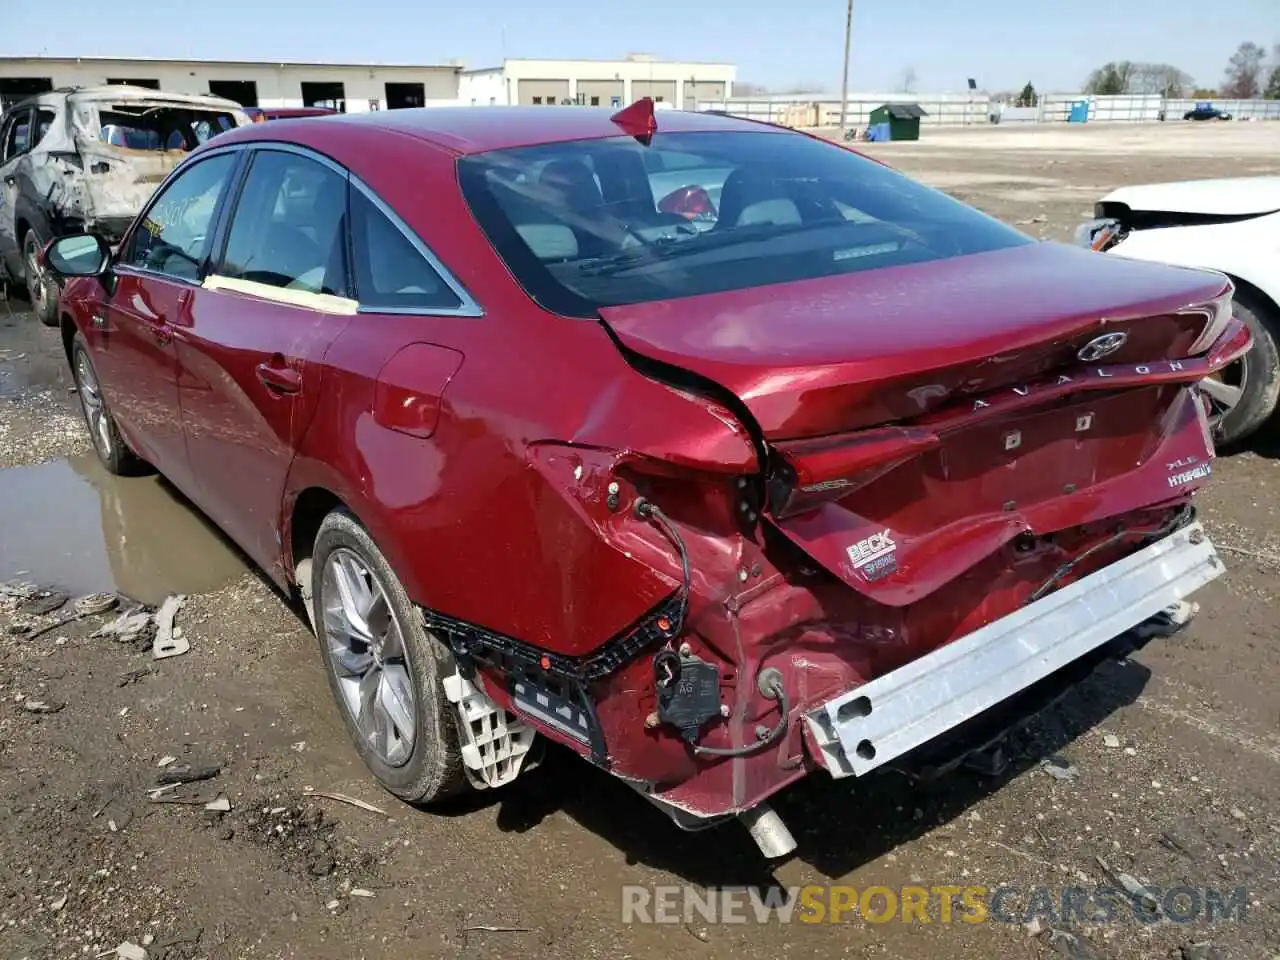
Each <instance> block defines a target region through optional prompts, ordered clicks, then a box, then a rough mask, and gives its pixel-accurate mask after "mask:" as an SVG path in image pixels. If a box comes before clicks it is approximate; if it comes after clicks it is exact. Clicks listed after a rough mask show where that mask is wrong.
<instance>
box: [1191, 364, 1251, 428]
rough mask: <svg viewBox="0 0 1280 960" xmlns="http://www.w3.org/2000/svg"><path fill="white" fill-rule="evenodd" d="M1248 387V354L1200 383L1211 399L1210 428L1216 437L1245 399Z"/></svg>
mask: <svg viewBox="0 0 1280 960" xmlns="http://www.w3.org/2000/svg"><path fill="white" fill-rule="evenodd" d="M1248 386H1249V361H1248V355H1247V354H1246V355H1245V356H1243V357H1241V358H1240V359H1239V360H1236V361H1235V362H1234V363H1231V364H1229V365H1227V366H1226V367H1223V368H1222V369H1221V370H1219V371H1218V372H1217V373H1215V374H1213V375H1212V376H1208V377H1205V378H1204V379H1203V380H1201V381H1200V390H1201V392H1203V393H1204V395H1205V396H1206V397H1208V398H1209V426H1210V427H1211V428H1212V429H1213V432H1214V434H1215V435H1217V434H1219V433H1220V432H1221V430H1222V423H1223V421H1224V420H1225V419H1226V418H1227V417H1228V416H1230V414H1231V411H1232V410H1234V409H1235V408H1236V407H1237V406H1238V405H1239V403H1240V401H1241V400H1242V399H1243V398H1244V393H1245V390H1246V389H1247V388H1248Z"/></svg>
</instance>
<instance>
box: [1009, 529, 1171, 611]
mask: <svg viewBox="0 0 1280 960" xmlns="http://www.w3.org/2000/svg"><path fill="white" fill-rule="evenodd" d="M1194 517H1195V511H1194V510H1193V509H1192V508H1191V507H1190V506H1188V505H1186V504H1184V505H1183V506H1181V507H1179V508H1178V510H1176V511H1175V512H1174V514H1173V516H1171V517H1170V518H1169V519H1168V520H1166V521H1165V522H1164V523H1162V524H1161V525H1160V526H1159V528H1157V529H1155V530H1147V531H1145V532H1144V531H1140V530H1128V529H1124V528H1121V529H1120V530H1117V531H1116V532H1115V533H1113V534H1112V535H1111V536H1109V537H1107V539H1105V540H1103V541H1101V542H1099V543H1095V544H1094V545H1093V546H1092V547H1090V548H1089V549H1088V550H1086V551H1085V552H1084V553H1082V554H1080V556H1078V557H1072V558H1071V559H1070V560H1068V561H1067V562H1066V563H1064V564H1063V565H1062V566H1060V567H1058V569H1057V570H1055V571H1053V574H1052V575H1051V576H1050V577H1049V579H1048V580H1046V581H1045V582H1044V583H1042V584H1040V586H1038V587H1037V588H1036V589H1035V591H1034V592H1033V593H1032V594H1031V596H1029V597H1028V598H1027V599H1026V601H1025V602H1024V603H1023V606H1027V605H1028V604H1031V603H1035V602H1036V601H1037V600H1039V599H1040V598H1041V597H1043V596H1044V595H1045V594H1046V593H1048V592H1049V591H1050V590H1051V589H1052V588H1053V586H1054V584H1056V583H1057V582H1058V581H1059V580H1061V579H1062V578H1063V577H1065V576H1066V575H1067V574H1069V573H1070V572H1071V571H1072V570H1073V569H1075V567H1076V566H1077V565H1078V564H1081V563H1083V562H1084V561H1085V560H1087V559H1089V557H1091V556H1093V555H1094V554H1095V553H1098V552H1099V551H1101V550H1106V549H1107V548H1108V547H1113V546H1115V545H1116V544H1117V543H1119V542H1120V541H1121V540H1124V539H1126V538H1128V537H1138V538H1139V539H1140V540H1143V541H1147V540H1159V539H1160V538H1161V537H1166V536H1168V535H1169V534H1171V533H1173V532H1174V531H1175V530H1178V529H1179V528H1181V527H1185V526H1186V525H1187V524H1188V523H1190V522H1191V521H1192V520H1193V519H1194Z"/></svg>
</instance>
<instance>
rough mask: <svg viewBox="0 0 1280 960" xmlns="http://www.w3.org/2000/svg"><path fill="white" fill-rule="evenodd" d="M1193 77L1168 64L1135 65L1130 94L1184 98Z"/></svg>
mask: <svg viewBox="0 0 1280 960" xmlns="http://www.w3.org/2000/svg"><path fill="white" fill-rule="evenodd" d="M1191 83H1192V80H1191V76H1190V75H1189V74H1187V73H1184V72H1183V71H1181V70H1179V69H1178V68H1177V67H1175V66H1172V65H1171V64H1168V63H1135V64H1134V65H1133V75H1132V78H1131V79H1130V89H1129V92H1130V93H1158V94H1160V96H1162V97H1184V96H1186V93H1187V88H1188V87H1190V86H1191Z"/></svg>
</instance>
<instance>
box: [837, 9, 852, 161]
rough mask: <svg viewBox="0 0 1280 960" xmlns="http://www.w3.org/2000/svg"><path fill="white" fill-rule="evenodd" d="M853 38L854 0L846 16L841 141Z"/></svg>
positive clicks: (841, 95) (841, 83)
mask: <svg viewBox="0 0 1280 960" xmlns="http://www.w3.org/2000/svg"><path fill="white" fill-rule="evenodd" d="M852 39H853V0H849V6H848V10H847V11H846V12H845V17H844V73H843V74H842V76H841V79H840V141H841V142H842V143H843V142H844V137H845V131H846V128H847V124H846V118H847V117H848V115H849V42H850V40H852Z"/></svg>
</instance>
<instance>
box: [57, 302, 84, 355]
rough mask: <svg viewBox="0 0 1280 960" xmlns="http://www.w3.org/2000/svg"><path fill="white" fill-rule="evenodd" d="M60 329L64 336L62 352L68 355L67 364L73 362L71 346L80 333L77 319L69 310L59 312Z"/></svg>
mask: <svg viewBox="0 0 1280 960" xmlns="http://www.w3.org/2000/svg"><path fill="white" fill-rule="evenodd" d="M58 328H59V332H60V334H61V336H62V352H63V353H64V354H66V357H67V363H70V362H71V344H72V342H73V341H74V340H75V338H76V334H77V333H79V332H80V328H79V327H77V326H76V320H75V317H73V316H72V315H71V312H70V311H69V310H60V311H58Z"/></svg>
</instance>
